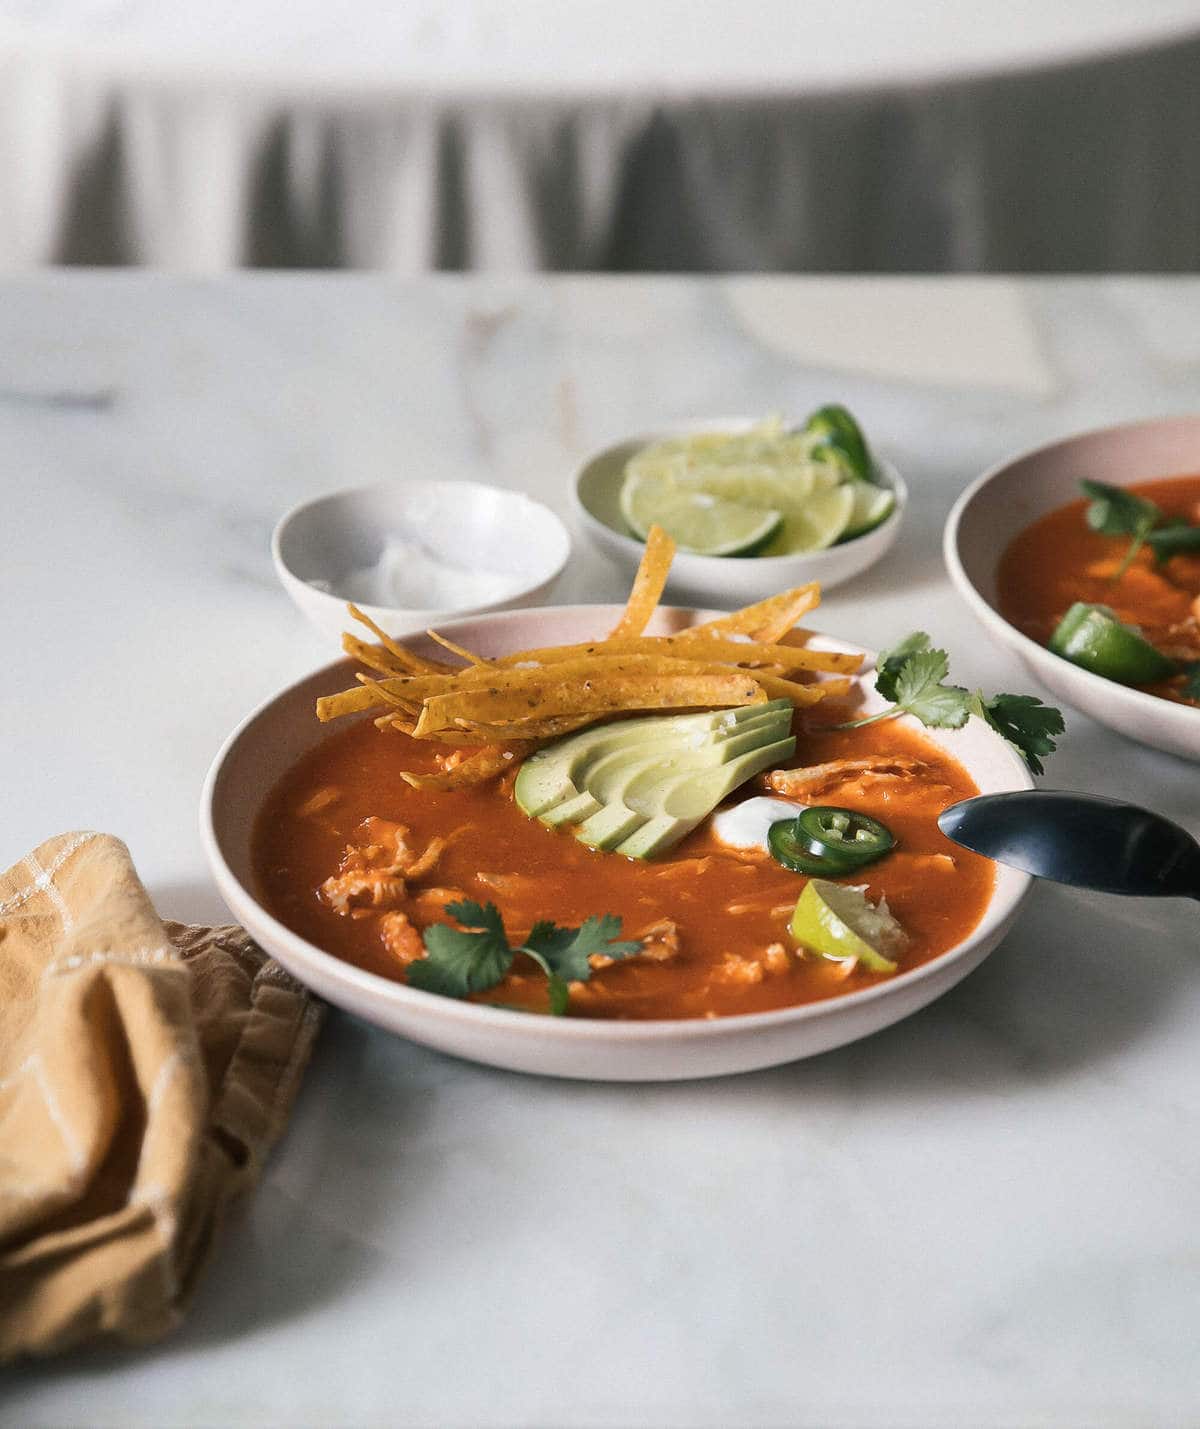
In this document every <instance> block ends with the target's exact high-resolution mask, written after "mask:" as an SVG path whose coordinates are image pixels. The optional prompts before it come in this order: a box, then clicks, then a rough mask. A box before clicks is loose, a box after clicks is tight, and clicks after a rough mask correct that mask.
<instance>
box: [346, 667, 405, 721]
mask: <svg viewBox="0 0 1200 1429" xmlns="http://www.w3.org/2000/svg"><path fill="white" fill-rule="evenodd" d="M354 678H355V679H356V680H357V681H358V683H359V684H360V685H365V686H366V687H367V689H368V690H373V691H374V692H375V694H376V695H378V696H379V700H380V702H381V703H382V704H386V705H394V706H395V708H396V709H398V710H403V711H404V712H405V713H406V714H416V712H417V711H418V710H419V709H420V708H421V701H420V700H416V699H412V698H411V697H408V696H406V695H398V694H396V693H395V691H393V690H390V689H389V688H388V687H387V685H386V683H385V682H384V681H383V680H374V679H372V678H371V676H370V675H364V674H363V672H362V671H361V670H360V671H359V672H358V673H357V674H356V675H355V677H354Z"/></svg>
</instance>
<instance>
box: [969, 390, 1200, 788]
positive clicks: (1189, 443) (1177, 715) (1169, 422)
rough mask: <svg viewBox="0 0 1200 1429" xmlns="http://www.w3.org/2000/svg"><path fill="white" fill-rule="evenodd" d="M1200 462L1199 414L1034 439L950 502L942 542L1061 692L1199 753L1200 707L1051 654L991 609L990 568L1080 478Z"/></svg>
mask: <svg viewBox="0 0 1200 1429" xmlns="http://www.w3.org/2000/svg"><path fill="white" fill-rule="evenodd" d="M1197 471H1200V417H1172V418H1168V419H1165V420H1160V421H1151V422H1132V423H1128V424H1126V425H1124V426H1120V427H1106V428H1104V429H1102V430H1100V431H1094V432H1084V433H1083V434H1081V435H1080V436H1075V437H1068V438H1066V439H1065V440H1063V441H1058V442H1052V443H1050V444H1049V445H1048V446H1044V447H1036V448H1035V449H1034V450H1033V451H1029V452H1025V453H1024V454H1023V455H1021V456H1018V457H1012V458H1010V459H1009V460H1007V461H1004V462H1001V463H1000V465H999V466H994V467H993V468H992V469H991V470H990V471H988V472H985V473H984V475H983V476H981V477H980V478H979V480H978V481H976V482H975V483H974V484H973V485H972V486H969V487H968V488H967V489H966V491H964V492H963V494H962V496H960V497H959V499H958V501H957V502H956V503H955V506H954V509H953V510H952V511H951V513H950V517H949V520H948V521H947V522H946V532H945V538H944V542H943V549H944V552H945V558H946V565H947V567H948V569H949V571H950V579H951V580H952V581H953V582H954V584H955V586H956V587H957V588H958V591H959V593H960V594H961V595H962V597H963V598H964V600H965V601H966V602H967V604H968V605H969V606H970V607H971V610H972V611H973V612H974V614H975V616H976V617H977V618H978V620H979V621H980V623H981V624H982V625H983V627H984V629H985V630H987V632H988V633H989V634H990V635H992V636H993V637H994V638H995V639H996V640H998V641H999V642H1000V643H1001V644H1002V645H1007V646H1008V647H1009V648H1010V649H1012V650H1014V651H1015V652H1016V653H1017V654H1018V655H1019V656H1020V657H1021V659H1022V660H1023V661H1024V663H1025V665H1026V666H1027V667H1028V669H1029V670H1030V671H1031V672H1032V673H1033V675H1034V676H1035V677H1036V678H1037V679H1039V680H1040V681H1041V682H1042V684H1043V685H1045V686H1046V688H1047V689H1048V690H1050V691H1052V692H1053V693H1054V694H1055V695H1057V696H1058V697H1059V698H1060V699H1063V700H1065V701H1066V702H1067V703H1068V704H1071V705H1074V706H1075V708H1076V709H1079V710H1082V711H1083V712H1084V714H1087V715H1090V716H1091V717H1092V718H1093V719H1095V720H1098V721H1099V722H1100V723H1101V724H1104V725H1107V726H1108V727H1109V728H1110V729H1115V730H1118V731H1119V732H1120V733H1121V734H1127V735H1128V736H1129V737H1130V739H1136V740H1137V741H1138V742H1139V743H1141V744H1148V745H1151V746H1152V747H1153V748H1155V749H1165V750H1167V751H1168V752H1169V753H1172V754H1181V755H1183V757H1184V758H1185V759H1196V760H1200V710H1195V709H1191V708H1189V707H1188V706H1187V705H1181V704H1175V703H1174V702H1172V701H1171V700H1162V699H1159V698H1158V696H1157V695H1148V694H1146V693H1145V692H1144V691H1142V690H1132V689H1129V688H1128V687H1127V686H1125V685H1118V684H1115V683H1114V682H1113V681H1112V680H1105V679H1103V678H1102V677H1101V676H1099V675H1093V674H1091V673H1090V672H1089V671H1087V670H1081V669H1080V668H1079V666H1078V665H1073V664H1071V662H1070V661H1069V660H1064V659H1062V658H1061V657H1060V656H1058V655H1054V654H1052V653H1051V652H1050V651H1049V650H1047V649H1046V648H1045V646H1043V645H1039V644H1038V643H1037V641H1036V640H1031V639H1030V638H1029V636H1027V635H1023V634H1022V633H1021V631H1019V630H1018V629H1017V628H1016V626H1014V625H1011V624H1010V623H1009V622H1008V621H1007V620H1006V619H1005V618H1004V616H1002V615H1001V614H1000V611H999V609H998V608H997V603H996V602H997V594H996V570H997V567H998V565H999V562H1000V557H1001V555H1002V554H1003V552H1004V548H1005V547H1006V546H1007V545H1008V543H1009V542H1010V541H1011V540H1012V539H1013V537H1014V536H1016V535H1017V533H1018V532H1019V531H1022V530H1023V529H1024V528H1025V527H1026V526H1028V525H1029V523H1030V522H1031V521H1036V520H1037V519H1038V517H1039V516H1044V515H1045V514H1046V513H1047V512H1048V511H1053V510H1054V509H1055V507H1058V506H1063V505H1065V504H1066V503H1067V502H1068V501H1075V500H1078V498H1079V496H1080V494H1081V493H1080V490H1079V483H1080V481H1081V480H1082V479H1083V478H1084V477H1090V478H1091V479H1092V480H1095V481H1105V482H1108V483H1109V484H1111V485H1113V486H1130V485H1132V484H1133V483H1135V482H1139V481H1149V480H1152V479H1154V478H1156V477H1164V476H1182V475H1187V474H1194V473H1196V472H1197Z"/></svg>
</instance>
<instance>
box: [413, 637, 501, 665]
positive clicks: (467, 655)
mask: <svg viewBox="0 0 1200 1429" xmlns="http://www.w3.org/2000/svg"><path fill="white" fill-rule="evenodd" d="M425 634H426V635H428V636H429V638H430V640H433V641H435V642H436V643H437V644H438V645H440V646H441V647H442V649H443V650H449V651H450V653H451V655H457V656H458V658H459V659H460V660H464V661H466V663H467V664H468V665H486V664H487V661H486V660H485V659H484V658H483V656H482V655H476V654H475V652H474V650H468V649H467V647H466V646H465V645H456V644H455V643H454V641H453V640H447V638H446V637H445V636H444V635H439V634H438V633H437V631H436V630H427V631H426V632H425Z"/></svg>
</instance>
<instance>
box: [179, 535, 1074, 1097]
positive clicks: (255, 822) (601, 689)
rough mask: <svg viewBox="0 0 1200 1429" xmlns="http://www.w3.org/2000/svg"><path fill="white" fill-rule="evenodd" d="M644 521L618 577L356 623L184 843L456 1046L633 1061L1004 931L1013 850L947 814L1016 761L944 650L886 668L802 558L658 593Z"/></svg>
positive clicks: (882, 1008) (256, 903)
mask: <svg viewBox="0 0 1200 1429" xmlns="http://www.w3.org/2000/svg"><path fill="white" fill-rule="evenodd" d="M661 538H662V533H661V532H655V533H652V535H651V539H650V541H649V543H648V552H647V559H646V561H645V562H644V563H643V568H642V570H641V571H640V572H639V575H638V578H637V580H636V581H635V584H634V589H633V592H632V593H631V596H630V600H629V602H628V604H627V605H626V606H625V607H610V606H601V605H598V606H588V605H582V606H566V607H552V608H548V609H543V610H537V611H530V610H522V611H511V612H503V613H498V614H492V615H484V616H477V617H472V618H467V619H463V620H459V621H456V622H453V623H451V624H448V625H446V626H444V627H443V628H442V629H441V630H439V631H437V632H434V633H422V634H419V635H417V634H413V635H405V634H403V633H396V634H391V633H387V632H384V631H382V630H380V629H373V630H371V631H369V633H370V634H373V635H375V636H376V637H377V639H376V640H374V641H366V640H360V639H358V638H357V637H349V639H348V642H347V650H348V653H350V654H351V655H352V657H353V662H352V661H346V660H343V661H339V662H337V663H335V664H332V665H329V666H327V667H325V668H324V669H322V670H318V671H317V672H316V673H314V674H312V675H310V676H309V677H307V678H306V679H304V680H302V681H300V682H299V683H298V684H296V685H293V686H292V687H291V688H290V689H288V690H285V691H284V692H283V693H282V694H280V695H278V696H277V697H276V698H275V699H273V700H271V701H269V702H268V703H267V704H266V705H264V706H263V707H262V708H261V709H259V710H258V711H256V712H255V713H254V714H252V715H251V716H250V717H249V718H248V719H247V720H246V721H245V722H244V723H243V724H242V725H241V726H240V728H239V729H237V730H236V731H235V732H234V733H233V734H232V735H231V736H230V738H229V740H228V741H227V742H226V744H225V747H224V748H223V749H222V751H221V752H220V753H219V755H218V756H217V759H216V761H215V763H214V765H213V767H212V770H211V771H210V774H209V778H208V781H207V783H206V787H205V792H204V802H203V810H202V832H203V837H204V841H205V845H206V850H207V853H208V857H209V860H210V863H211V866H212V869H213V872H214V875H215V878H216V880H217V883H218V886H219V887H220V890H221V892H222V894H223V896H224V897H225V899H226V901H227V902H228V903H229V906H230V907H231V909H233V911H234V913H235V914H236V916H237V917H238V918H239V919H240V920H241V921H242V922H243V923H244V924H245V926H246V927H247V928H248V929H249V930H250V931H251V933H252V934H253V936H254V937H255V938H257V939H258V941H259V942H260V943H261V944H262V945H263V946H264V947H265V948H267V949H268V950H269V951H270V952H271V953H273V954H274V956H276V957H277V958H278V959H279V961H280V962H281V963H283V965H284V966H285V967H287V968H288V969H289V970H290V971H291V972H293V973H294V974H295V975H296V976H297V977H299V978H301V979H302V980H303V981H304V982H306V983H307V984H308V985H309V986H310V987H312V988H313V989H314V990H315V991H317V992H318V993H320V994H321V995H322V996H324V997H326V998H328V999H329V1000H330V1001H332V1002H334V1003H336V1004H338V1005H340V1006H342V1007H344V1008H346V1009H348V1010H350V1011H352V1012H354V1013H356V1014H358V1015H359V1016H362V1017H364V1018H366V1019H368V1020H369V1021H372V1022H374V1023H377V1024H378V1025H380V1026H382V1027H385V1028H388V1029H390V1030H392V1031H394V1032H397V1033H400V1034H401V1035H403V1036H406V1037H409V1038H412V1039H413V1040H415V1041H418V1042H421V1043H424V1044H426V1045H429V1046H431V1047H435V1048H438V1049H440V1050H442V1051H445V1052H449V1053H452V1054H454V1055H457V1056H462V1057H467V1058H471V1059H473V1060H477V1061H480V1062H484V1063H488V1064H491V1065H495V1066H499V1067H506V1068H512V1069H516V1070H520V1071H526V1072H538V1073H544V1074H549V1075H556V1076H566V1077H584V1078H597V1079H603V1080H651V1079H660V1078H668V1079H671V1078H686V1077H699V1076H710V1075H717V1074H722V1073H729V1072H741V1071H748V1070H752V1069H754V1068H758V1067H764V1066H770V1065H774V1064H777V1063H780V1062H785V1061H790V1060H793V1059H796V1058H799V1057H805V1056H811V1055H813V1054H815V1053H819V1052H822V1051H825V1050H827V1049H829V1048H832V1047H836V1046H839V1045H841V1044H843V1043H845V1042H849V1041H853V1040H854V1039H856V1038H859V1037H862V1036H865V1035H867V1034H868V1033H871V1032H874V1031H877V1030H879V1029H880V1028H882V1027H885V1026H887V1025H888V1024H890V1023H892V1022H895V1021H897V1020H898V1019H900V1018H902V1017H905V1016H907V1015H908V1014H910V1013H912V1012H914V1011H916V1010H917V1009H918V1008H920V1007H922V1006H924V1005H925V1004H927V1003H928V1002H930V1001H932V1000H933V999H934V998H936V997H937V996H939V995H940V994H941V993H942V992H944V991H946V990H947V989H948V988H949V987H951V986H953V985H954V984H955V983H956V982H958V981H959V980H960V979H961V978H963V977H965V976H966V975H967V974H968V973H969V972H970V971H971V970H972V969H973V968H974V967H976V966H977V965H978V964H979V963H980V962H981V961H982V959H983V958H984V957H986V956H987V954H988V953H989V952H990V951H991V950H992V949H993V948H994V947H995V946H996V944H997V943H998V942H999V941H1000V939H1001V938H1002V937H1003V936H1004V934H1005V932H1006V931H1007V930H1008V928H1009V927H1010V926H1011V924H1012V921H1013V919H1014V918H1015V917H1016V915H1017V911H1018V908H1019V906H1020V903H1021V901H1022V899H1023V897H1024V895H1025V893H1026V891H1027V889H1028V886H1029V879H1028V878H1027V876H1026V875H1024V874H1021V873H1018V872H1016V871H1014V870H1011V869H1005V868H1001V867H998V866H995V865H992V864H991V863H989V862H988V861H986V860H984V859H981V858H979V857H978V856H976V855H974V854H971V853H968V852H967V851H965V850H963V849H961V848H959V847H958V846H957V845H954V844H951V843H950V842H949V841H948V840H947V839H946V838H945V837H944V836H943V835H942V834H941V833H940V831H939V830H938V828H937V816H938V814H939V813H940V812H941V811H942V810H943V809H944V808H945V807H947V806H948V805H949V804H952V803H955V802H957V801H959V800H961V799H964V798H969V797H971V796H972V795H973V794H975V793H980V792H983V793H989V792H996V791H999V790H1004V789H1013V788H1022V787H1028V785H1029V783H1030V778H1029V773H1028V771H1027V768H1026V764H1025V763H1024V762H1023V759H1022V757H1021V755H1020V754H1019V753H1018V752H1017V750H1016V749H1015V748H1014V747H1013V745H1011V744H1010V743H1009V742H1008V741H1007V740H1006V739H1005V738H1003V737H1002V736H1001V734H1000V733H998V732H997V731H998V728H999V725H998V724H997V723H996V722H995V721H994V720H993V719H992V718H991V717H990V716H987V717H985V707H984V706H982V705H980V706H978V707H977V713H971V712H970V711H968V709H967V707H966V706H965V705H964V706H963V707H962V708H961V711H960V713H959V714H951V715H947V714H946V707H945V702H946V701H947V700H949V701H950V703H951V704H953V701H954V699H955V698H956V697H957V696H956V694H955V691H957V692H958V694H959V695H964V696H965V694H966V692H964V691H958V687H952V686H949V685H948V684H946V683H945V676H946V674H947V670H946V664H947V657H946V655H945V654H944V653H943V652H941V651H937V650H931V649H929V648H927V647H928V643H929V642H928V637H924V636H914V637H913V638H912V639H911V640H910V641H909V642H906V644H905V646H904V647H902V648H898V649H896V650H893V651H892V652H889V654H888V655H887V657H886V658H885V657H881V663H880V665H879V667H878V668H877V669H876V668H874V667H873V659H874V657H873V656H872V654H871V652H870V651H869V650H867V649H865V648H862V647H858V646H854V645H849V644H846V643H844V642H838V641H834V640H831V639H826V638H823V637H821V636H819V635H816V634H814V633H813V632H812V631H811V630H810V629H808V628H807V627H801V626H800V625H799V624H798V621H799V620H800V618H801V617H802V616H803V615H804V614H805V613H806V612H808V611H810V610H811V609H812V608H813V606H814V605H815V604H816V602H817V599H818V594H819V593H818V592H817V590H816V588H815V587H811V586H808V587H800V588H796V589H794V590H790V591H785V592H781V593H780V594H779V595H777V596H775V597H771V598H769V599H767V600H764V601H760V602H757V603H755V604H754V605H753V606H749V607H746V608H745V609H744V610H741V611H736V612H732V613H721V612H716V611H703V610H692V609H680V608H671V607H663V606H661V605H659V603H658V598H659V596H660V595H661V591H662V587H663V585H664V584H665V579H666V567H667V565H669V561H670V555H671V549H670V543H669V541H665V540H663V539H661ZM356 664H357V665H358V666H359V667H362V668H358V669H357V670H356ZM1002 698H1004V699H1008V698H1010V697H1007V696H1005V697H1002ZM923 700H924V701H925V702H926V703H925V704H923V703H922V701H923ZM906 702H907V703H906ZM902 710H912V711H914V712H915V717H914V714H906V713H902ZM939 712H940V713H939ZM1044 713H1045V714H1046V715H1048V716H1053V718H1054V719H1057V713H1056V712H1054V711H1044ZM951 723H952V724H955V725H957V727H955V728H948V727H945V726H946V725H947V724H951ZM938 724H940V725H941V726H942V727H936V726H937V725H938ZM1041 747H1042V749H1043V751H1045V750H1046V749H1047V748H1048V747H1052V746H1046V745H1042V746H1041ZM1034 764H1035V766H1036V760H1034Z"/></svg>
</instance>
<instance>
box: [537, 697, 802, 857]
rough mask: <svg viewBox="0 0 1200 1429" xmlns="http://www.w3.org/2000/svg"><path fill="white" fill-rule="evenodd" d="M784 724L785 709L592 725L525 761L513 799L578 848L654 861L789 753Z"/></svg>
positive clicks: (781, 704)
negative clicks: (565, 829) (563, 830)
mask: <svg viewBox="0 0 1200 1429" xmlns="http://www.w3.org/2000/svg"><path fill="white" fill-rule="evenodd" d="M791 722H792V706H791V702H790V701H788V700H771V701H770V702H769V703H767V704H762V705H745V706H743V707H741V708H740V709H731V710H714V711H711V712H709V713H705V714H694V715H653V716H650V717H648V718H646V719H631V720H622V721H619V722H618V723H615V724H603V725H594V726H593V727H592V728H591V729H585V730H583V731H582V732H581V733H579V734H573V735H570V736H568V737H567V738H566V739H561V740H559V741H558V743H557V744H552V745H549V746H547V748H545V749H542V750H539V751H538V753H536V754H533V755H530V757H529V758H528V759H527V760H526V761H525V763H524V764H523V765H522V766H521V769H520V772H519V773H518V774H517V779H516V784H515V785H514V788H513V794H514V797H515V798H516V801H517V806H518V807H519V808H520V809H521V810H522V812H523V813H526V814H528V815H529V816H530V817H531V818H535V819H540V820H541V822H542V823H544V824H548V825H550V826H551V827H557V826H562V825H566V824H574V825H576V826H577V827H576V828H575V837H576V838H577V839H579V841H580V842H581V843H585V844H588V845H589V846H590V847H592V848H596V849H605V850H611V851H613V852H615V853H621V854H625V856H626V857H628V858H653V857H654V855H655V854H659V853H665V852H666V850H667V849H669V848H673V847H674V846H675V844H677V843H678V842H679V841H680V840H681V839H682V838H683V837H684V836H685V835H686V834H688V833H690V832H691V831H692V829H694V828H695V827H696V825H697V824H698V823H699V822H700V820H701V819H703V818H704V817H705V816H706V815H707V814H710V813H711V812H712V811H713V809H715V808H716V806H717V805H718V804H719V803H720V802H721V800H722V799H724V798H727V797H728V795H730V794H732V793H733V791H734V790H735V789H736V788H737V787H738V786H739V785H740V784H744V783H745V782H746V780H747V779H750V778H752V777H753V776H754V775H755V774H759V773H761V772H762V771H763V770H764V769H769V768H771V767H772V765H775V764H779V763H781V762H782V761H783V760H785V759H788V758H789V757H790V756H791V755H792V754H793V753H795V749H796V741H795V739H794V738H793V737H792V735H791V734H790V733H789V730H790V729H791Z"/></svg>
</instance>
